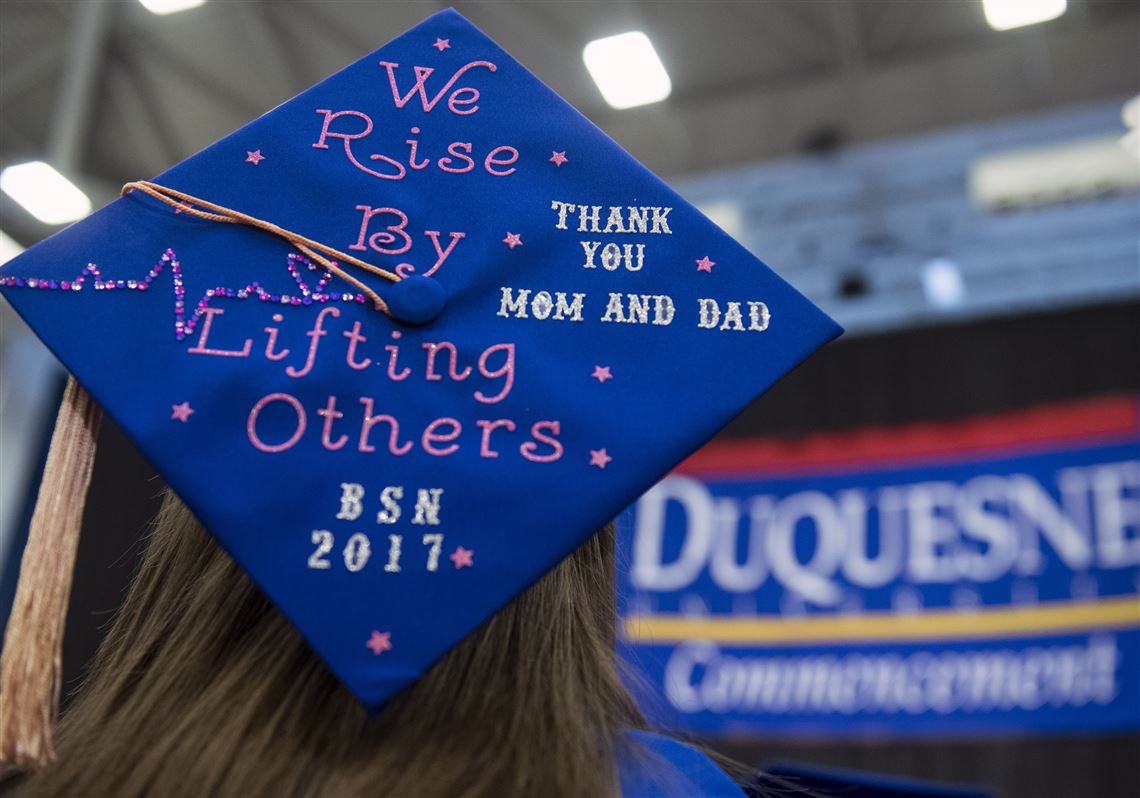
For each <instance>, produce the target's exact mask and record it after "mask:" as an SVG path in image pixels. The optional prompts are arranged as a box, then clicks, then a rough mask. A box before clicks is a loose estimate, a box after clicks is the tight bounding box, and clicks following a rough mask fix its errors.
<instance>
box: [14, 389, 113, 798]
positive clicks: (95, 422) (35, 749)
mask: <svg viewBox="0 0 1140 798" xmlns="http://www.w3.org/2000/svg"><path fill="white" fill-rule="evenodd" d="M102 419H103V411H102V409H100V407H99V406H98V405H97V404H96V403H95V400H93V399H92V398H91V396H90V395H89V394H88V393H87V391H85V390H84V389H83V388H82V387H81V386H80V384H79V383H78V382H77V381H76V380H75V378H74V377H70V378H69V379H68V381H67V387H66V388H65V389H64V392H63V402H62V403H61V404H60V406H59V415H58V416H57V417H56V420H55V431H54V432H53V433H52V436H51V448H50V449H49V450H48V456H47V463H46V465H45V466H44V474H43V479H42V480H41V481H40V491H39V495H38V496H37V497H36V509H35V512H34V513H33V515H32V523H31V527H30V528H29V530H28V542H27V545H25V547H24V556H23V559H22V560H21V561H20V582H19V585H18V586H17V588H16V597H15V601H14V602H13V604H12V615H11V617H9V619H8V628H7V631H6V633H5V635H4V649H3V652H2V653H0V778H3V776H4V775H6V773H10V772H11V770H12V769H16V770H21V771H25V772H27V771H33V770H36V769H38V768H42V767H43V766H44V765H47V764H48V763H50V762H52V761H53V760H54V759H55V747H54V745H53V744H52V736H53V731H54V727H55V720H56V715H57V714H58V713H59V696H60V688H61V686H62V685H61V682H62V646H63V629H64V624H65V621H66V619H67V605H68V599H69V596H70V594H71V579H72V576H73V574H74V570H75V555H76V550H77V549H78V547H79V531H80V528H81V526H82V523H83V507H84V505H85V504H86V502H87V487H88V485H89V484H90V482H91V469H92V465H93V463H94V461H95V438H96V436H97V435H98V433H99V424H100V422H101V421H102Z"/></svg>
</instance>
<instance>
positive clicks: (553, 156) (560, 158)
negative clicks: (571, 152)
mask: <svg viewBox="0 0 1140 798" xmlns="http://www.w3.org/2000/svg"><path fill="white" fill-rule="evenodd" d="M569 160H570V159H569V158H567V157H566V150H563V151H562V152H558V151H557V150H554V151H552V152H551V153H550V162H551V163H552V164H554V165H555V166H562V164H564V163H567V162H569Z"/></svg>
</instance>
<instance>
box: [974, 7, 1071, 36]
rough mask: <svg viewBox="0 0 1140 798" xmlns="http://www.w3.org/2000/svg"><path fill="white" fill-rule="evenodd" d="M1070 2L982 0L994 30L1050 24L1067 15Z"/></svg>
mask: <svg viewBox="0 0 1140 798" xmlns="http://www.w3.org/2000/svg"><path fill="white" fill-rule="evenodd" d="M1067 6H1068V0H982V10H984V11H985V12H986V22H988V23H989V24H990V27H991V28H993V29H994V30H1010V29H1011V28H1020V27H1022V26H1023V25H1036V24H1037V23H1038V22H1048V21H1049V20H1051V19H1056V18H1057V17H1059V16H1061V15H1062V14H1064V13H1065V8H1066V7H1067Z"/></svg>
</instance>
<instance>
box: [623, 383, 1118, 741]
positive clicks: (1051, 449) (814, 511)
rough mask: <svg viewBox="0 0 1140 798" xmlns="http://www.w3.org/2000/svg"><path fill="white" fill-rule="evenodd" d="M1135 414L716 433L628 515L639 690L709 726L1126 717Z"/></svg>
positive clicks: (675, 722) (1080, 723) (669, 716)
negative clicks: (763, 434)
mask: <svg viewBox="0 0 1140 798" xmlns="http://www.w3.org/2000/svg"><path fill="white" fill-rule="evenodd" d="M1138 418H1140V415H1138V404H1137V401H1136V399H1135V397H1130V396H1127V397H1109V398H1104V399H1095V400H1088V401H1083V402H1077V403H1071V404H1066V405H1063V406H1052V407H1047V408H1038V409H1033V410H1027V411H1022V412H1019V413H1016V414H1006V415H1001V416H994V417H988V418H982V419H974V420H970V421H966V422H955V423H940V424H923V425H917V426H913V427H907V428H901V429H883V430H867V431H860V432H856V433H848V434H841V435H828V436H822V437H818V438H813V439H809V440H806V441H801V442H796V443H788V442H779V441H770V440H755V439H730V440H726V441H722V442H714V443H713V444H710V445H709V446H707V447H706V448H705V449H703V450H701V452H699V453H698V454H697V455H695V456H694V457H693V458H691V459H690V460H689V461H688V462H686V463H685V464H683V465H682V466H681V467H680V468H679V469H678V470H677V471H676V472H674V473H673V474H672V475H670V476H669V477H667V478H666V479H665V480H663V481H662V482H660V483H659V484H658V485H657V486H655V487H654V488H653V489H651V490H650V491H649V492H648V493H646V494H645V496H644V497H643V498H642V499H641V500H640V501H638V503H637V504H636V505H635V507H634V508H632V509H631V511H629V512H628V513H627V514H625V515H624V516H623V517H622V518H621V519H619V527H618V528H619V551H620V556H621V557H622V558H623V564H624V565H625V566H626V567H622V568H619V569H618V570H619V574H620V575H621V576H620V582H619V585H620V598H621V614H622V619H621V635H620V636H621V638H622V640H621V646H620V647H621V649H622V653H623V656H624V657H625V658H626V659H627V660H628V661H629V662H630V663H631V664H632V666H633V669H634V673H635V676H634V678H633V679H632V680H631V683H632V685H633V687H634V689H635V691H636V692H638V693H639V698H640V700H641V702H642V704H643V707H644V708H645V709H646V711H647V713H648V714H650V716H651V717H653V718H654V719H655V720H657V721H659V722H663V723H665V724H668V725H672V726H675V727H678V728H683V729H686V730H689V731H693V732H697V733H703V734H719V735H752V736H758V735H765V734H769V735H780V736H788V735H819V736H834V735H846V734H863V735H865V734H868V733H882V734H902V733H906V734H911V733H916V732H917V733H934V734H974V733H978V732H981V733H994V732H999V733H1002V732H1004V733H1024V732H1042V731H1052V732H1058V733H1061V732H1063V733H1071V732H1076V731H1081V730H1112V729H1140V595H1138V594H1140V425H1138Z"/></svg>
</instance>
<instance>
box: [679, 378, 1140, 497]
mask: <svg viewBox="0 0 1140 798" xmlns="http://www.w3.org/2000/svg"><path fill="white" fill-rule="evenodd" d="M1130 439H1131V440H1136V441H1138V442H1140V401H1138V398H1137V397H1136V396H1132V395H1127V394H1125V395H1112V396H1103V397H1096V398H1093V399H1084V400H1079V401H1073V402H1065V403H1062V404H1052V405H1042V406H1037V407H1031V408H1026V409H1023V410H1018V411H1014V412H1007V413H996V414H993V415H988V416H978V417H975V418H971V419H966V420H961V421H949V422H924V423H919V424H909V425H905V426H899V427H867V428H862V429H858V430H852V431H849V432H837V433H827V434H821V435H814V436H811V437H808V438H802V439H798V440H781V439H779V438H731V439H722V440H717V441H714V442H712V443H710V444H709V445H708V446H705V447H704V448H703V449H701V450H699V451H698V452H697V453H696V454H694V455H693V456H692V457H690V458H689V459H688V460H686V461H685V462H684V463H682V464H681V465H680V466H678V467H677V469H676V471H677V473H682V474H692V475H702V476H714V475H720V476H726V477H728V476H733V475H736V474H749V475H757V474H766V473H772V474H773V475H776V474H779V475H786V474H792V473H796V472H800V473H802V472H805V471H807V472H829V473H830V472H837V471H845V470H848V469H850V468H858V469H861V470H866V469H868V468H871V467H875V468H889V467H892V466H896V465H898V466H903V465H914V464H916V463H922V462H924V461H935V462H944V461H947V460H950V461H952V460H955V459H959V458H963V457H977V456H986V455H995V456H996V455H1001V454H1004V453H1007V452H1009V453H1015V452H1016V453H1019V454H1022V453H1031V452H1032V451H1033V450H1035V449H1038V448H1055V447H1057V446H1058V445H1061V446H1065V445H1073V446H1076V445H1094V444H1097V443H1111V442H1113V441H1120V442H1126V441H1128V440H1130Z"/></svg>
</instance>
